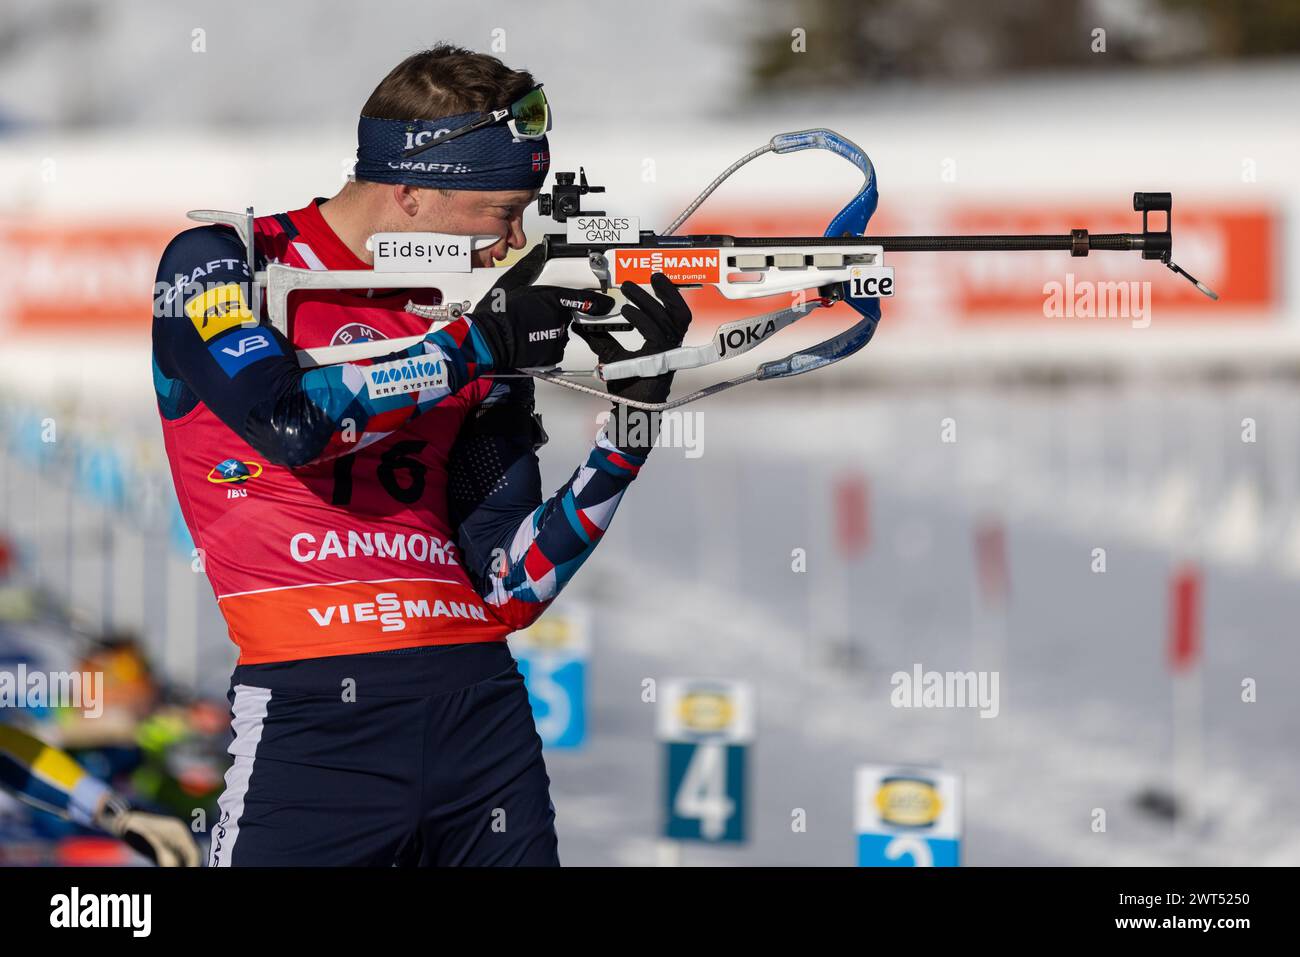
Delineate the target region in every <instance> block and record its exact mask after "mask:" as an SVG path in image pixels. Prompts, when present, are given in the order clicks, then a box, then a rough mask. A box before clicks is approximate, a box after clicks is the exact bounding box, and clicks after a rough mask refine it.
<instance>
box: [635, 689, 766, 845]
mask: <svg viewBox="0 0 1300 957" xmlns="http://www.w3.org/2000/svg"><path fill="white" fill-rule="evenodd" d="M658 736H659V739H660V740H661V741H663V742H664V785H665V786H664V791H663V794H664V836H665V837H668V838H670V839H672V840H677V841H708V842H740V841H744V840H745V804H746V794H745V790H746V788H745V783H746V773H745V770H746V769H745V765H746V754H747V751H748V745H749V742H750V741H751V740H752V739H753V736H754V708H753V692H752V690H751V689H750V687H749V686H748V685H746V684H743V683H740V682H735V681H721V680H703V679H696V680H684V681H668V682H665V683H664V685H663V686H662V690H661V693H660V699H659V712H658Z"/></svg>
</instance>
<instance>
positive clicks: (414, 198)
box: [393, 183, 424, 218]
mask: <svg viewBox="0 0 1300 957" xmlns="http://www.w3.org/2000/svg"><path fill="white" fill-rule="evenodd" d="M420 193H421V190H420V188H419V187H418V186H409V185H407V184H406V183H395V184H394V185H393V202H395V203H396V204H397V208H398V209H400V210H401V211H402V212H404V213H405V214H406V215H407V216H410V217H411V218H415V217H416V216H418V215H419V214H420V201H421V200H422V199H423V198H424V197H422V196H421V195H420Z"/></svg>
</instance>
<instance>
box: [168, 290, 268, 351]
mask: <svg viewBox="0 0 1300 957" xmlns="http://www.w3.org/2000/svg"><path fill="white" fill-rule="evenodd" d="M185 314H186V315H187V316H189V317H190V321H191V322H193V323H194V328H195V329H197V330H198V331H199V335H201V336H202V337H203V341H204V342H207V341H208V340H209V339H211V338H212V337H213V336H215V335H217V334H218V333H222V332H225V331H226V330H227V329H231V328H234V327H235V326H242V325H243V324H244V323H246V322H252V321H253V313H252V311H251V310H250V309H249V308H248V301H247V300H246V299H244V290H243V289H242V288H241V287H240V285H239V283H236V282H230V283H226V284H225V285H224V286H214V287H213V288H211V289H209V290H207V291H206V292H201V293H199V294H198V295H197V296H195V297H194V298H192V299H189V300H187V301H186V303H185Z"/></svg>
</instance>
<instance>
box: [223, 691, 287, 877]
mask: <svg viewBox="0 0 1300 957" xmlns="http://www.w3.org/2000/svg"><path fill="white" fill-rule="evenodd" d="M270 703H271V689H270V688H254V687H252V686H251V685H235V704H234V707H233V709H232V710H233V712H234V718H233V719H232V720H231V722H230V726H231V728H232V729H233V730H234V732H235V740H233V741H231V742H230V747H229V748H228V749H227V750H228V751H229V752H230V754H232V755H234V757H235V763H234V764H232V765H231V766H230V770H228V771H227V772H226V790H225V791H223V792H222V794H221V800H220V801H219V802H218V807H219V808H220V811H221V817H220V818H219V819H218V821H217V826H216V827H215V828H213V831H212V847H211V849H210V850H209V851H208V867H229V866H230V859H231V857H232V856H233V855H234V852H235V841H237V840H238V839H239V819H240V818H242V817H243V816H244V796H245V795H246V794H247V793H248V781H249V778H251V777H252V776H253V762H254V761H255V760H256V759H257V746H258V745H259V744H261V743H262V724H263V722H264V721H265V720H266V709H267V705H269V704H270Z"/></svg>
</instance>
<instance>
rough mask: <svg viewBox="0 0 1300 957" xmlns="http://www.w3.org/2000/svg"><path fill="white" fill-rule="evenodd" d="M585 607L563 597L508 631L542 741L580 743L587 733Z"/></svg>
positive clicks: (556, 745)
mask: <svg viewBox="0 0 1300 957" xmlns="http://www.w3.org/2000/svg"><path fill="white" fill-rule="evenodd" d="M589 622H590V613H589V612H588V610H587V608H586V607H585V606H583V605H578V604H575V603H569V604H567V605H565V606H564V608H563V609H553V610H552V611H550V612H549V613H547V614H546V615H545V616H543V617H542V618H540V619H538V620H537V621H536V622H534V623H533V624H532V625H530V626H529V627H528V628H526V629H524V630H523V631H520V632H516V633H515V634H513V635H511V636H510V649H511V651H513V652H514V655H515V659H516V660H517V661H518V662H519V671H520V673H521V674H522V675H523V676H524V684H525V685H526V686H527V687H528V700H529V703H530V704H531V705H532V707H533V720H534V721H535V722H536V723H537V734H538V735H539V736H540V737H541V739H542V746H543V747H546V748H551V749H552V750H559V749H566V748H568V749H571V748H579V747H581V746H582V745H583V744H584V743H585V742H586V739H587V673H588V667H587V664H588V660H589V659H590V657H591V635H590V629H589Z"/></svg>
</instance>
